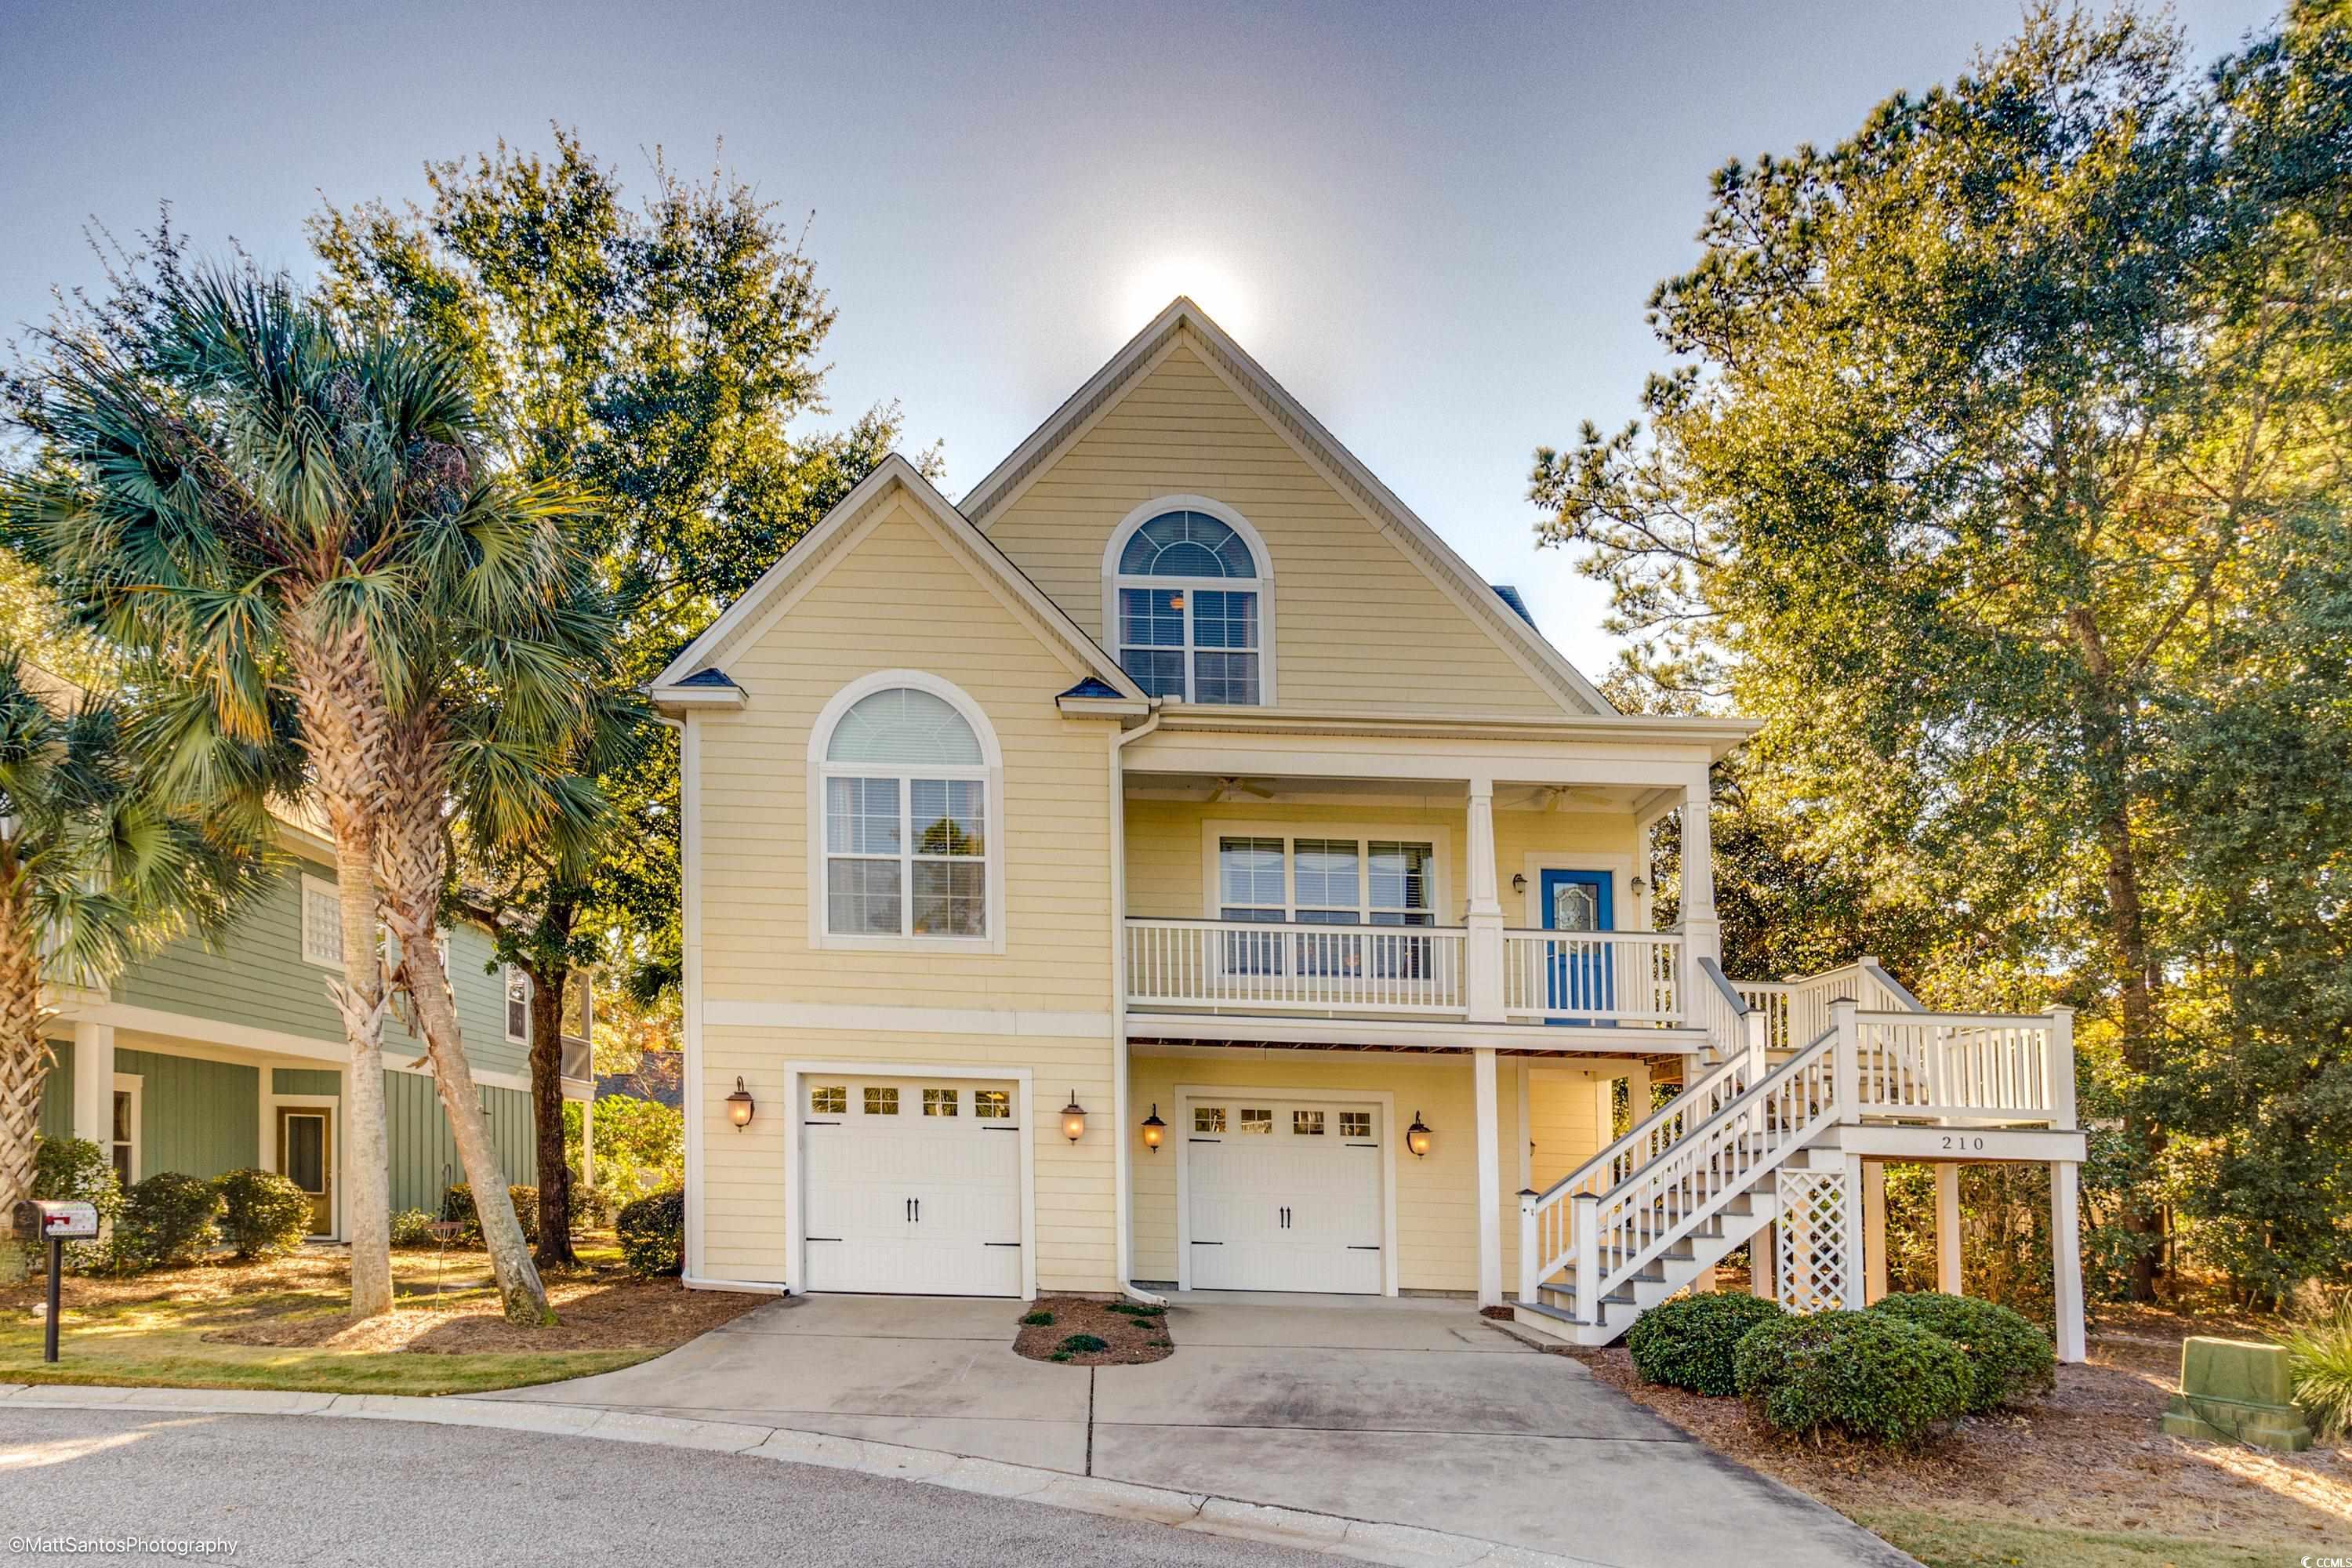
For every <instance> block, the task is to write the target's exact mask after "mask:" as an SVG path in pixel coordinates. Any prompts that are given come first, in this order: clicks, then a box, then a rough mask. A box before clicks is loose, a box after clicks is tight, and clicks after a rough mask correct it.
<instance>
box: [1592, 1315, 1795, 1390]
mask: <svg viewBox="0 0 2352 1568" xmlns="http://www.w3.org/2000/svg"><path fill="white" fill-rule="evenodd" d="M1788 1315H1789V1314H1788V1313H1787V1311H1786V1310H1783V1309H1782V1308H1781V1306H1780V1303H1779V1302H1778V1301H1770V1300H1765V1299H1764V1298H1763V1297H1761V1296H1746V1295H1738V1294H1734V1293H1732V1292H1730V1291H1720V1292H1717V1293H1716V1294H1714V1295H1711V1296H1677V1297H1675V1298H1674V1300H1670V1301H1662V1302H1660V1303H1659V1304H1658V1305H1657V1306H1655V1307H1653V1308H1651V1309H1650V1310H1648V1311H1646V1312H1644V1313H1643V1314H1642V1315H1641V1316H1640V1317H1639V1318H1636V1319H1635V1320H1634V1321H1633V1327H1632V1328H1631V1329H1629V1330H1627V1331H1626V1332H1625V1348H1626V1349H1627V1350H1629V1351H1631V1352H1633V1370H1634V1371H1635V1372H1637V1373H1640V1374H1641V1376H1642V1381H1643V1382H1644V1383H1659V1384H1665V1385H1666V1386H1667V1387H1669V1388H1687V1389H1689V1390H1690V1391H1691V1392H1692V1393H1693V1394H1734V1393H1737V1392H1738V1384H1737V1383H1736V1382H1735V1381H1734V1378H1733V1374H1732V1365H1731V1363H1732V1356H1733V1354H1734V1352H1737V1351H1738V1349H1739V1342H1740V1339H1741V1338H1742V1336H1744V1335H1745V1334H1746V1333H1747V1332H1748V1330H1750V1329H1752V1328H1754V1327H1756V1325H1757V1324H1759V1323H1769V1322H1770V1321H1772V1320H1773V1319H1775V1318H1785V1317H1787V1316H1788Z"/></svg>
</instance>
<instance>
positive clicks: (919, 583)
mask: <svg viewBox="0 0 2352 1568" xmlns="http://www.w3.org/2000/svg"><path fill="white" fill-rule="evenodd" d="M894 668H910V669H920V670H925V671H928V672H929V673H931V674H934V675H937V676H940V677H941V678H943V679H948V680H951V681H953V682H955V683H956V685H958V686H959V687H961V689H963V690H964V691H965V692H967V693H968V694H969V695H970V696H971V699H972V700H973V701H975V702H976V703H978V704H979V705H980V707H981V708H982V710H984V711H985V712H986V713H987V715H988V717H989V721H990V722H991V723H992V725H993V727H994V728H995V731H996V734H997V739H998V742H999V743H1000V744H1001V746H1002V747H1003V756H1004V808H1003V809H1004V832H1003V845H1002V846H1001V854H1002V859H1001V865H1002V868H1003V877H1004V882H1005V899H1004V905H1005V911H1006V916H1005V938H1006V946H1005V951H1004V952H1003V953H1001V954H999V953H992V952H976V953H971V954H962V953H908V952H887V951H876V950H857V951H840V950H817V949H813V948H812V947H811V945H810V943H809V940H808V923H809V899H810V892H811V889H810V888H809V885H808V881H809V877H808V854H807V837H806V836H807V834H808V832H809V830H810V824H809V822H808V820H807V818H808V746H809V735H810V731H811V727H812V726H813V725H814V721H815V720H816V717H817V715H818V713H819V712H820V711H821V710H823V708H824V704H825V703H826V702H828V701H829V700H832V698H833V696H834V694H835V692H837V691H839V690H840V689H842V688H843V687H844V686H845V685H847V684H848V683H849V682H851V681H853V680H855V679H858V678H859V677H861V676H865V675H869V674H872V673H873V672H875V671H877V670H882V669H894ZM729 672H730V674H731V675H732V676H733V677H734V679H736V680H737V682H738V683H739V684H740V685H741V686H742V687H743V688H744V689H746V690H747V691H748V692H749V693H750V694H751V696H750V701H749V702H748V704H747V705H746V706H745V707H744V708H743V709H742V710H740V712H735V713H729V714H724V715H715V716H711V717H708V718H698V719H697V720H696V721H694V722H695V726H696V730H697V732H698V736H699V743H700V763H701V791H700V795H699V807H700V810H701V814H702V815H701V823H702V856H701V864H700V873H701V886H702V941H703V949H702V973H703V982H704V994H705V995H706V996H707V997H709V998H710V999H712V1000H719V1001H729V1000H742V1001H761V1000H790V1001H792V1002H796V1003H814V1004H826V1005H852V1004H858V1003H878V1004H895V1005H908V1004H909V1003H913V1004H917V1005H932V1006H966V1007H969V1006H987V1007H1000V1008H1002V1007H1018V1008H1024V1009H1045V1010H1055V1011H1087V1012H1101V1011H1103V1010H1104V1009H1106V1008H1107V1007H1108V1005H1109V988H1110V967H1109V966H1110V947H1109V918H1108V910H1109V899H1110V887H1109V876H1108V857H1109V846H1110V824H1109V812H1108V786H1107V783H1106V779H1107V769H1108V758H1107V756H1106V752H1105V747H1106V745H1107V741H1106V737H1105V733H1104V729H1103V726H1102V725H1100V724H1099V723H1092V722H1087V721H1071V720H1066V719H1064V718H1062V717H1061V714H1060V712H1059V710H1057V709H1056V708H1055V705H1054V698H1055V694H1056V693H1057V692H1060V691H1063V690H1065V689H1067V688H1068V687H1070V686H1071V685H1072V684H1074V683H1075V682H1076V679H1078V677H1077V675H1076V673H1074V672H1073V671H1072V670H1071V669H1070V668H1068V666H1067V665H1066V663H1065V662H1064V660H1063V658H1061V657H1060V656H1059V655H1058V654H1057V653H1056V652H1055V650H1054V649H1052V648H1051V647H1048V645H1047V644H1046V643H1045V642H1044V641H1043V640H1041V638H1040V637H1038V635H1037V634H1036V633H1035V632H1034V631H1033V630H1032V629H1031V628H1030V626H1028V625H1027V624H1025V623H1024V621H1023V620H1022V619H1021V618H1020V617H1019V616H1015V615H1014V614H1013V612H1012V611H1011V610H1010V609H1008V608H1007V607H1006V605H1004V604H1003V602H1002V601H1001V600H1000V599H998V598H997V596H996V595H994V594H993V593H992V592H991V591H990V590H989V589H988V588H987V587H986V586H985V585H984V584H982V582H981V581H980V580H979V579H978V578H976V577H974V576H973V575H972V574H971V571H970V570H969V569H968V568H967V566H966V565H965V563H964V562H963V561H962V560H961V559H960V558H959V557H957V556H956V555H954V554H952V553H951V552H950V550H949V549H948V548H947V547H946V546H945V545H944V544H943V543H942V542H940V540H939V538H938V537H937V536H936V535H935V534H933V533H932V532H931V531H930V529H929V525H928V524H927V523H925V522H923V521H919V519H918V518H917V517H916V516H915V514H914V513H913V512H912V510H910V509H909V508H908V505H907V504H906V502H905V501H904V500H899V501H898V502H897V503H895V504H894V505H893V506H892V507H890V508H889V509H888V510H886V511H885V513H884V514H883V515H882V516H881V518H880V519H879V520H878V521H877V522H876V523H875V524H874V526H873V528H872V531H870V532H868V533H867V534H866V535H865V536H864V537H863V538H862V539H860V540H858V541H857V542H856V543H854V544H853V545H851V546H849V547H847V548H846V549H845V552H844V554H843V556H842V558H841V559H840V560H839V561H838V562H837V563H835V565H834V566H833V567H832V568H831V569H830V570H829V571H828V572H827V573H826V574H824V576H823V577H822V578H820V579H819V580H818V581H817V582H816V584H814V586H812V587H811V588H810V589H809V590H808V591H807V592H806V594H804V595H803V597H802V598H801V599H800V601H799V602H798V603H797V604H795V605H793V607H792V609H791V610H790V611H789V613H787V614H786V615H785V616H783V617H782V619H781V620H780V621H779V622H778V623H777V624H776V625H775V626H772V628H770V629H769V630H768V631H767V632H766V633H765V634H764V635H762V636H761V637H759V638H758V639H757V641H756V642H754V643H752V644H751V645H750V646H749V647H745V648H744V649H743V650H742V651H741V652H740V654H738V655H737V657H736V658H734V659H733V660H732V661H731V662H730V666H729Z"/></svg>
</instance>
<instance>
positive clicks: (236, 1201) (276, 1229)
mask: <svg viewBox="0 0 2352 1568" xmlns="http://www.w3.org/2000/svg"><path fill="white" fill-rule="evenodd" d="M213 1189H214V1191H215V1192H217V1193H219V1194H220V1197H221V1217H220V1232H221V1236H222V1237H223V1238H224V1239H226V1241H227V1242H228V1244H229V1246H231V1247H235V1248H236V1260H237V1261H238V1262H239V1263H252V1262H256V1261H257V1260H258V1259H261V1258H275V1257H277V1256H278V1254H279V1253H282V1252H291V1251H293V1250H294V1248H296V1247H299V1246H301V1245H302V1238H303V1237H306V1236H308V1235H310V1194H308V1193H305V1192H304V1191H303V1190H302V1189H301V1188H299V1187H298V1186H296V1185H295V1184H293V1183H292V1182H291V1181H289V1180H288V1179H287V1178H286V1177H284V1176H281V1175H279V1174H278V1173H277V1172H275V1171H231V1172H230V1173H228V1174H227V1175H226V1176H223V1177H221V1178H220V1179H219V1180H218V1181H215V1183H214V1184H213Z"/></svg>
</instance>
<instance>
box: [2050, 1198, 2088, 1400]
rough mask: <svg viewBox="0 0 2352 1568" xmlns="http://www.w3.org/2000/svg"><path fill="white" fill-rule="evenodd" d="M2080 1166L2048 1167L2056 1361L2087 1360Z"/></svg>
mask: <svg viewBox="0 0 2352 1568" xmlns="http://www.w3.org/2000/svg"><path fill="white" fill-rule="evenodd" d="M2081 1173H2082V1167H2081V1166H2080V1165H2077V1164H2076V1163H2074V1161H2072V1160H2057V1161H2053V1162H2052V1163H2051V1166H2050V1260H2051V1270H2050V1271H2051V1274H2052V1276H2053V1279H2052V1280H2051V1283H2052V1285H2053V1287H2054V1289H2053V1291H2052V1295H2053V1302H2052V1305H2053V1306H2054V1307H2055V1308H2056V1309H2057V1311H2056V1317H2057V1319H2058V1359H2059V1360H2060V1361H2063V1362H2079V1361H2083V1360H2085V1359H2087V1356H2088V1353H2089V1352H2088V1347H2087V1346H2086V1345H2085V1344H2084V1335H2083V1199H2082V1193H2081V1189H2080V1187H2079V1186H2078V1182H2079V1180H2080V1177H2081Z"/></svg>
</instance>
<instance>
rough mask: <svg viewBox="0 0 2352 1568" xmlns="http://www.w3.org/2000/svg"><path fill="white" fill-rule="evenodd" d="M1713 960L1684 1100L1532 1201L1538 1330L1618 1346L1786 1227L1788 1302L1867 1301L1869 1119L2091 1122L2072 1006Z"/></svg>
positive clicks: (1782, 1253)
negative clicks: (1962, 1001) (1780, 977)
mask: <svg viewBox="0 0 2352 1568" xmlns="http://www.w3.org/2000/svg"><path fill="white" fill-rule="evenodd" d="M1697 967H1698V970H1699V974H1700V978H1699V980H1698V981H1697V983H1696V984H1697V988H1698V989H1699V991H1700V992H1701V993H1702V994H1701V997H1700V1001H1701V1004H1702V1005H1701V1008H1700V1016H1701V1017H1702V1018H1703V1019H1704V1020H1705V1021H1706V1026H1707V1030H1708V1038H1709V1040H1710V1042H1711V1048H1710V1050H1709V1052H1708V1056H1709V1057H1711V1058H1714V1059H1713V1062H1712V1065H1708V1064H1707V1063H1706V1058H1702V1061H1701V1063H1700V1064H1699V1065H1702V1066H1706V1071H1705V1072H1704V1074H1703V1075H1702V1076H1700V1077H1698V1078H1697V1079H1696V1080H1695V1081H1692V1082H1691V1083H1689V1084H1688V1085H1687V1086H1686V1087H1685V1089H1684V1090H1683V1092H1682V1093H1681V1094H1680V1095H1678V1096H1676V1097H1675V1099H1674V1100H1672V1101H1670V1102H1669V1103H1668V1104H1666V1105H1665V1106H1664V1107H1663V1108H1661V1109H1660V1110H1656V1111H1654V1112H1653V1113H1652V1114H1651V1115H1650V1116H1648V1117H1647V1118H1645V1119H1643V1121H1640V1122H1639V1123H1637V1124H1636V1125H1635V1126H1634V1127H1633V1130H1632V1131H1629V1132H1627V1133H1626V1134H1625V1135H1624V1136H1623V1137H1622V1138H1620V1139H1618V1140H1617V1141H1616V1142H1614V1143H1612V1144H1611V1145H1610V1146H1609V1147H1608V1148H1606V1149H1604V1150H1602V1151H1601V1152H1600V1153H1599V1154H1597V1155H1595V1156H1594V1157H1593V1158H1592V1159H1591V1160H1590V1161H1587V1162H1586V1163H1584V1164H1583V1165H1582V1166H1580V1168H1579V1169H1577V1170H1576V1171H1574V1172H1572V1173H1570V1174H1569V1175H1567V1176H1565V1177H1563V1178H1562V1179H1561V1180H1559V1182H1557V1183H1555V1184H1553V1185H1552V1186H1551V1188H1550V1189H1549V1191H1546V1192H1542V1193H1537V1192H1533V1191H1528V1192H1524V1193H1522V1194H1520V1196H1519V1285H1518V1292H1517V1302H1516V1306H1517V1310H1518V1313H1519V1315H1520V1318H1521V1321H1523V1322H1525V1323H1526V1324H1527V1326H1528V1327H1529V1328H1532V1329H1535V1330H1536V1331H1539V1332H1543V1333H1547V1334H1549V1335H1551V1336H1553V1337H1556V1338H1559V1339H1564V1340H1567V1341H1569V1342H1572V1343H1577V1344H1584V1345H1605V1344H1608V1343H1610V1342H1613V1341H1614V1340H1616V1339H1617V1338H1618V1337H1619V1336H1621V1335H1622V1334H1623V1333H1624V1331H1626V1330H1627V1329H1628V1328H1630V1327H1632V1326H1633V1321H1634V1320H1635V1319H1636V1318H1638V1317H1640V1316H1641V1315H1642V1313H1643V1312H1645V1311H1647V1310H1650V1309H1651V1308H1652V1307H1654V1306H1656V1305H1657V1304H1658V1303H1659V1302H1661V1301H1663V1300H1665V1299H1666V1298H1667V1297H1669V1296H1672V1295H1674V1294H1675V1293H1676V1292H1677V1291H1680V1290H1682V1289H1686V1288H1688V1287H1690V1286H1692V1285H1693V1284H1694V1283H1695V1282H1696V1281H1699V1280H1700V1279H1702V1277H1709V1278H1710V1279H1711V1271H1712V1270H1713V1269H1714V1268H1715V1267H1716V1265H1717V1263H1719V1262H1721V1261H1722V1259H1723V1258H1725V1257H1726V1256H1727V1255H1728V1254H1729V1253H1730V1252H1732V1251H1733V1250H1734V1249H1735V1248H1737V1247H1740V1246H1742V1245H1743V1244H1745V1243H1748V1242H1749V1241H1751V1240H1755V1239H1757V1238H1758V1237H1759V1236H1761V1235H1762V1234H1763V1233H1764V1232H1765V1231H1766V1229H1767V1227H1768V1226H1775V1225H1777V1226H1779V1227H1780V1228H1779V1230H1777V1231H1775V1232H1774V1233H1773V1240H1774V1244H1775V1247H1776V1254H1777V1255H1776V1258H1775V1259H1774V1261H1775V1263H1776V1265H1777V1267H1776V1268H1775V1269H1774V1273H1775V1275H1776V1277H1777V1279H1778V1284H1777V1287H1776V1290H1777V1293H1778V1294H1779V1295H1780V1299H1781V1301H1782V1304H1783V1305H1786V1306H1789V1307H1791V1308H1792V1309H1796V1310H1812V1309H1816V1308H1820V1307H1823V1306H1844V1305H1858V1304H1859V1300H1858V1297H1859V1295H1860V1293H1861V1292H1860V1282H1861V1274H1862V1271H1863V1262H1862V1258H1863V1243H1862V1220H1863V1216H1862V1212H1861V1208H1862V1205H1861V1194H1859V1193H1858V1192H1856V1191H1854V1190H1853V1187H1854V1185H1855V1184H1856V1183H1857V1181H1858V1178H1857V1177H1856V1176H1855V1172H1856V1171H1857V1169H1858V1159H1859V1155H1858V1153H1857V1151H1856V1150H1855V1149H1853V1148H1850V1147H1848V1146H1847V1145H1848V1144H1849V1143H1852V1142H1855V1141H1856V1140H1857V1139H1858V1138H1860V1137H1861V1135H1862V1134H1861V1131H1860V1130H1862V1129H1863V1128H1864V1125H1865V1124H1868V1126H1869V1129H1870V1131H1873V1132H1874V1133H1877V1134H1879V1135H1880V1136H1881V1141H1882V1142H1883V1139H1884V1137H1885V1136H1887V1135H1893V1136H1906V1137H1907V1136H1914V1135H1916V1136H1917V1137H1920V1138H1923V1139H1925V1138H1931V1137H1933V1136H1935V1135H1936V1130H1938V1129H1944V1128H1951V1127H1967V1128H1971V1129H1977V1128H1988V1127H2002V1128H2013V1127H2019V1126H2033V1127H2039V1128H2043V1129H2049V1130H2053V1131H2054V1130H2059V1129H2072V1127H2073V1126H2074V1062H2073V1044H2072V1034H2071V1027H2072V1026H2071V1018H2070V1016H2068V1015H2065V1014H2064V1013H2063V1010H2059V1011H2054V1012H2053V1013H2051V1014H2048V1015H2041V1016H1994V1015H1962V1014H1929V1013H1927V1011H1926V1010H1925V1009H1923V1008H1922V1007H1921V1006H1920V1005H1919V1003H1918V1001H1917V1000H1916V998H1914V997H1913V996H1912V995H1911V994H1910V993H1909V992H1907V991H1906V990H1904V989H1903V987H1902V986H1900V985H1898V984H1895V981H1894V980H1893V979H1892V978H1891V977H1889V976H1888V975H1887V974H1886V973H1885V971H1884V970H1883V969H1880V968H1878V966H1877V964H1876V963H1875V962H1874V961H1873V960H1869V959H1864V960H1863V961H1862V962H1861V963H1856V964H1851V965H1848V966H1846V967H1845V968H1843V969H1840V970H1834V971H1832V972H1830V973H1827V974H1822V975H1816V976H1813V977H1811V979H1807V980H1798V981H1790V982H1788V983H1785V984H1745V983H1743V984H1734V983H1732V982H1731V981H1729V980H1727V979H1726V978H1725V976H1724V974H1723V972H1722V970H1721V969H1720V968H1719V967H1717V965H1716V964H1715V963H1713V962H1712V961H1711V960H1705V959H1703V960H1701V961H1700V963H1699V964H1698V966H1697ZM1970 1136H1971V1137H1975V1141H1976V1142H1979V1144H1981V1142H1982V1139H1981V1137H1977V1136H1976V1135H1975V1134H1973V1133H1972V1134H1971V1135H1970ZM1945 1141H1946V1143H1947V1146H1948V1145H1949V1138H1948V1137H1947V1138H1946V1140H1945ZM1879 1152H1882V1153H1883V1152H1884V1151H1883V1149H1882V1150H1880V1151H1879Z"/></svg>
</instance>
